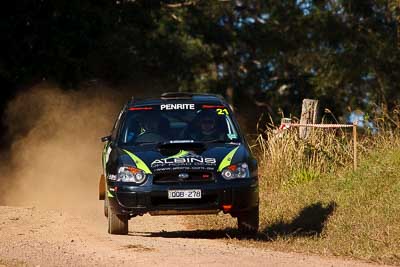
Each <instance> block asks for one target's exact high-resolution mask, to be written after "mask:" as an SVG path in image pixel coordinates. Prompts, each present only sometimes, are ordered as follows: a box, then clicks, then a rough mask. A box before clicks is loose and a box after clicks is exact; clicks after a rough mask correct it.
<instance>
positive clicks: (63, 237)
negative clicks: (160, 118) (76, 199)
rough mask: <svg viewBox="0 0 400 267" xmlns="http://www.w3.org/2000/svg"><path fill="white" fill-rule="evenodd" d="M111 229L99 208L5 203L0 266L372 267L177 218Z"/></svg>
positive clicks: (141, 220)
mask: <svg viewBox="0 0 400 267" xmlns="http://www.w3.org/2000/svg"><path fill="white" fill-rule="evenodd" d="M106 227H107V225H106V219H105V218H104V217H102V216H101V210H100V207H99V209H98V210H93V212H90V213H86V214H84V215H74V214H71V213H66V212H63V211H57V210H40V209H37V208H34V207H31V208H16V207H0V266H2V265H4V266H25V265H27V266H39V265H40V266H149V265H158V266H199V265H205V266H221V265H225V266H369V265H368V264H366V263H361V262H352V261H344V260H341V259H335V258H329V259H326V258H321V257H316V256H307V255H301V254H296V253H282V252H274V251H269V250H265V249H259V248H249V247H243V246H241V245H240V244H238V242H230V241H229V239H218V236H213V234H209V233H208V234H207V233H205V232H204V231H196V230H195V229H188V228H187V227H185V225H184V224H183V222H182V218H181V217H175V216H174V217H171V216H168V217H150V216H143V217H140V218H134V219H133V220H131V221H130V225H129V235H128V236H112V235H109V234H107V232H106V231H107V229H106ZM216 237H217V238H216ZM371 266H374V265H371Z"/></svg>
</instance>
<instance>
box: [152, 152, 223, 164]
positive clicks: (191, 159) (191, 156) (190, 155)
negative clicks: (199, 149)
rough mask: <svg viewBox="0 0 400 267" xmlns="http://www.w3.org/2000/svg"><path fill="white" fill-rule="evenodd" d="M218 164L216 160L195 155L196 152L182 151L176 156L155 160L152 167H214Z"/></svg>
mask: <svg viewBox="0 0 400 267" xmlns="http://www.w3.org/2000/svg"><path fill="white" fill-rule="evenodd" d="M216 164H217V160H216V159H215V158H208V157H203V156H200V155H197V154H195V153H194V152H189V151H184V150H182V151H180V152H179V153H178V154H176V155H174V156H171V157H168V158H163V159H156V160H154V161H153V162H152V163H151V167H160V168H162V167H184V166H193V167H196V166H199V167H207V166H208V167H213V166H215V165H216Z"/></svg>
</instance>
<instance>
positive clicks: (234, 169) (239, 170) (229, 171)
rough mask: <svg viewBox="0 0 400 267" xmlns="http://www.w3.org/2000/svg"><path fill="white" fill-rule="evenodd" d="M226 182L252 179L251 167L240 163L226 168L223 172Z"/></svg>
mask: <svg viewBox="0 0 400 267" xmlns="http://www.w3.org/2000/svg"><path fill="white" fill-rule="evenodd" d="M221 175H222V177H223V178H224V179H225V180H233V179H241V178H250V171H249V165H248V164H247V163H238V164H233V165H230V166H228V167H226V168H224V169H223V170H222V172H221Z"/></svg>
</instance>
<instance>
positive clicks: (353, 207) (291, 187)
mask: <svg viewBox="0 0 400 267" xmlns="http://www.w3.org/2000/svg"><path fill="white" fill-rule="evenodd" d="M317 134H318V133H317ZM335 134H337V133H335ZM286 138H288V139H286ZM328 139H329V140H328ZM315 141H316V142H315V143H313V142H314V141H309V142H308V143H306V144H302V145H299V142H301V141H300V140H297V139H296V137H295V136H290V134H289V135H288V136H286V137H283V138H281V139H279V140H278V139H275V140H274V139H269V140H268V144H261V146H262V147H261V148H262V149H261V153H260V160H259V161H260V170H259V175H260V212H261V219H260V220H261V222H260V223H261V225H260V227H261V228H260V229H261V231H260V234H259V235H258V236H256V237H255V238H250V239H249V238H243V237H241V236H240V234H239V233H238V232H237V231H236V230H234V229H235V228H236V225H235V220H233V219H231V218H229V217H227V216H207V217H205V216H202V217H189V218H188V224H189V225H191V226H192V227H196V228H197V229H208V231H217V229H223V230H224V231H223V232H224V234H221V233H220V232H218V231H217V232H211V233H214V234H217V235H218V234H219V235H220V236H221V237H224V236H226V237H227V238H234V239H235V238H237V239H241V241H240V242H241V243H242V244H245V245H246V244H249V243H250V244H252V245H256V246H259V247H267V248H271V249H276V250H284V251H297V252H307V253H315V254H320V255H335V256H345V257H351V258H354V259H362V260H367V261H374V262H378V263H386V264H397V265H400V245H399V244H400V223H399V222H400V138H399V135H398V134H393V133H390V134H388V135H384V134H382V135H379V136H373V137H368V138H364V139H363V140H361V143H360V148H361V155H362V160H361V164H360V166H359V168H358V169H357V170H356V171H353V170H352V169H351V167H349V166H351V157H349V156H348V155H349V150H350V146H351V142H348V141H346V138H332V136H329V134H326V133H324V135H323V136H322V135H320V136H319V137H318V138H315ZM274 142H275V143H274ZM320 144H323V146H321V145H320ZM310 148H311V150H310ZM243 239H245V240H246V242H243Z"/></svg>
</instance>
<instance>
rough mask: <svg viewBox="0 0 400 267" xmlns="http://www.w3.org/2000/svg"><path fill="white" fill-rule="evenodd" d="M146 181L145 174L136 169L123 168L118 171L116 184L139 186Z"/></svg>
mask: <svg viewBox="0 0 400 267" xmlns="http://www.w3.org/2000/svg"><path fill="white" fill-rule="evenodd" d="M145 180H146V173H145V172H144V171H143V170H141V169H138V168H135V167H130V166H124V167H120V168H119V169H118V176H117V181H118V182H130V183H137V184H141V183H143V182H144V181H145Z"/></svg>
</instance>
